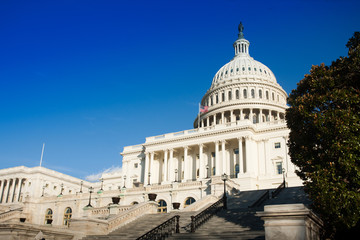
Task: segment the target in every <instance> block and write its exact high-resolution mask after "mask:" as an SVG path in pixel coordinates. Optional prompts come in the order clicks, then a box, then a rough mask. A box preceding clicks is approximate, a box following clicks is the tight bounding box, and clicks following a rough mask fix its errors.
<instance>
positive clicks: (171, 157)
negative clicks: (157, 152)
mask: <svg viewBox="0 0 360 240" xmlns="http://www.w3.org/2000/svg"><path fill="white" fill-rule="evenodd" d="M174 166H175V164H174V149H172V148H171V149H170V150H169V172H168V177H169V181H175V168H174Z"/></svg>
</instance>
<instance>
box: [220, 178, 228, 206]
mask: <svg viewBox="0 0 360 240" xmlns="http://www.w3.org/2000/svg"><path fill="white" fill-rule="evenodd" d="M221 180H223V181H224V195H223V202H224V209H227V197H226V181H227V180H228V176H227V175H226V173H224V174H223V175H221Z"/></svg>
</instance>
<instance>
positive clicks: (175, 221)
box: [137, 215, 180, 240]
mask: <svg viewBox="0 0 360 240" xmlns="http://www.w3.org/2000/svg"><path fill="white" fill-rule="evenodd" d="M179 219H180V216H179V215H176V216H174V217H172V218H170V219H168V220H167V221H165V222H163V223H162V224H160V225H159V226H157V227H155V228H153V229H151V230H150V231H148V232H147V233H145V234H144V235H142V236H141V237H139V238H137V240H143V239H144V240H145V239H148V240H159V239H165V238H167V237H169V236H171V235H172V234H173V233H179V232H180V230H179V229H180V227H179Z"/></svg>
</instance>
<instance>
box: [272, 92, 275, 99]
mask: <svg viewBox="0 0 360 240" xmlns="http://www.w3.org/2000/svg"><path fill="white" fill-rule="evenodd" d="M272 100H273V101H275V94H274V93H272Z"/></svg>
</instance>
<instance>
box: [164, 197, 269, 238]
mask: <svg viewBox="0 0 360 240" xmlns="http://www.w3.org/2000/svg"><path fill="white" fill-rule="evenodd" d="M264 192H265V191H247V192H241V193H240V194H238V195H235V196H233V197H231V198H229V199H228V209H227V210H221V211H220V212H219V213H218V214H217V215H214V216H213V217H212V218H210V220H209V221H208V222H206V223H204V224H203V225H202V226H200V227H199V228H198V229H197V230H196V232H195V233H190V228H189V227H187V228H186V229H187V231H186V232H185V231H182V232H180V233H179V234H174V235H173V236H171V237H170V238H168V239H171V240H175V239H265V232H264V227H263V222H262V221H261V219H260V218H259V217H256V216H255V210H253V209H249V208H248V206H250V205H251V204H252V203H253V202H255V201H256V200H257V199H258V198H259V197H260V196H261V195H262V194H263V193H264ZM183 229H184V228H183Z"/></svg>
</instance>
